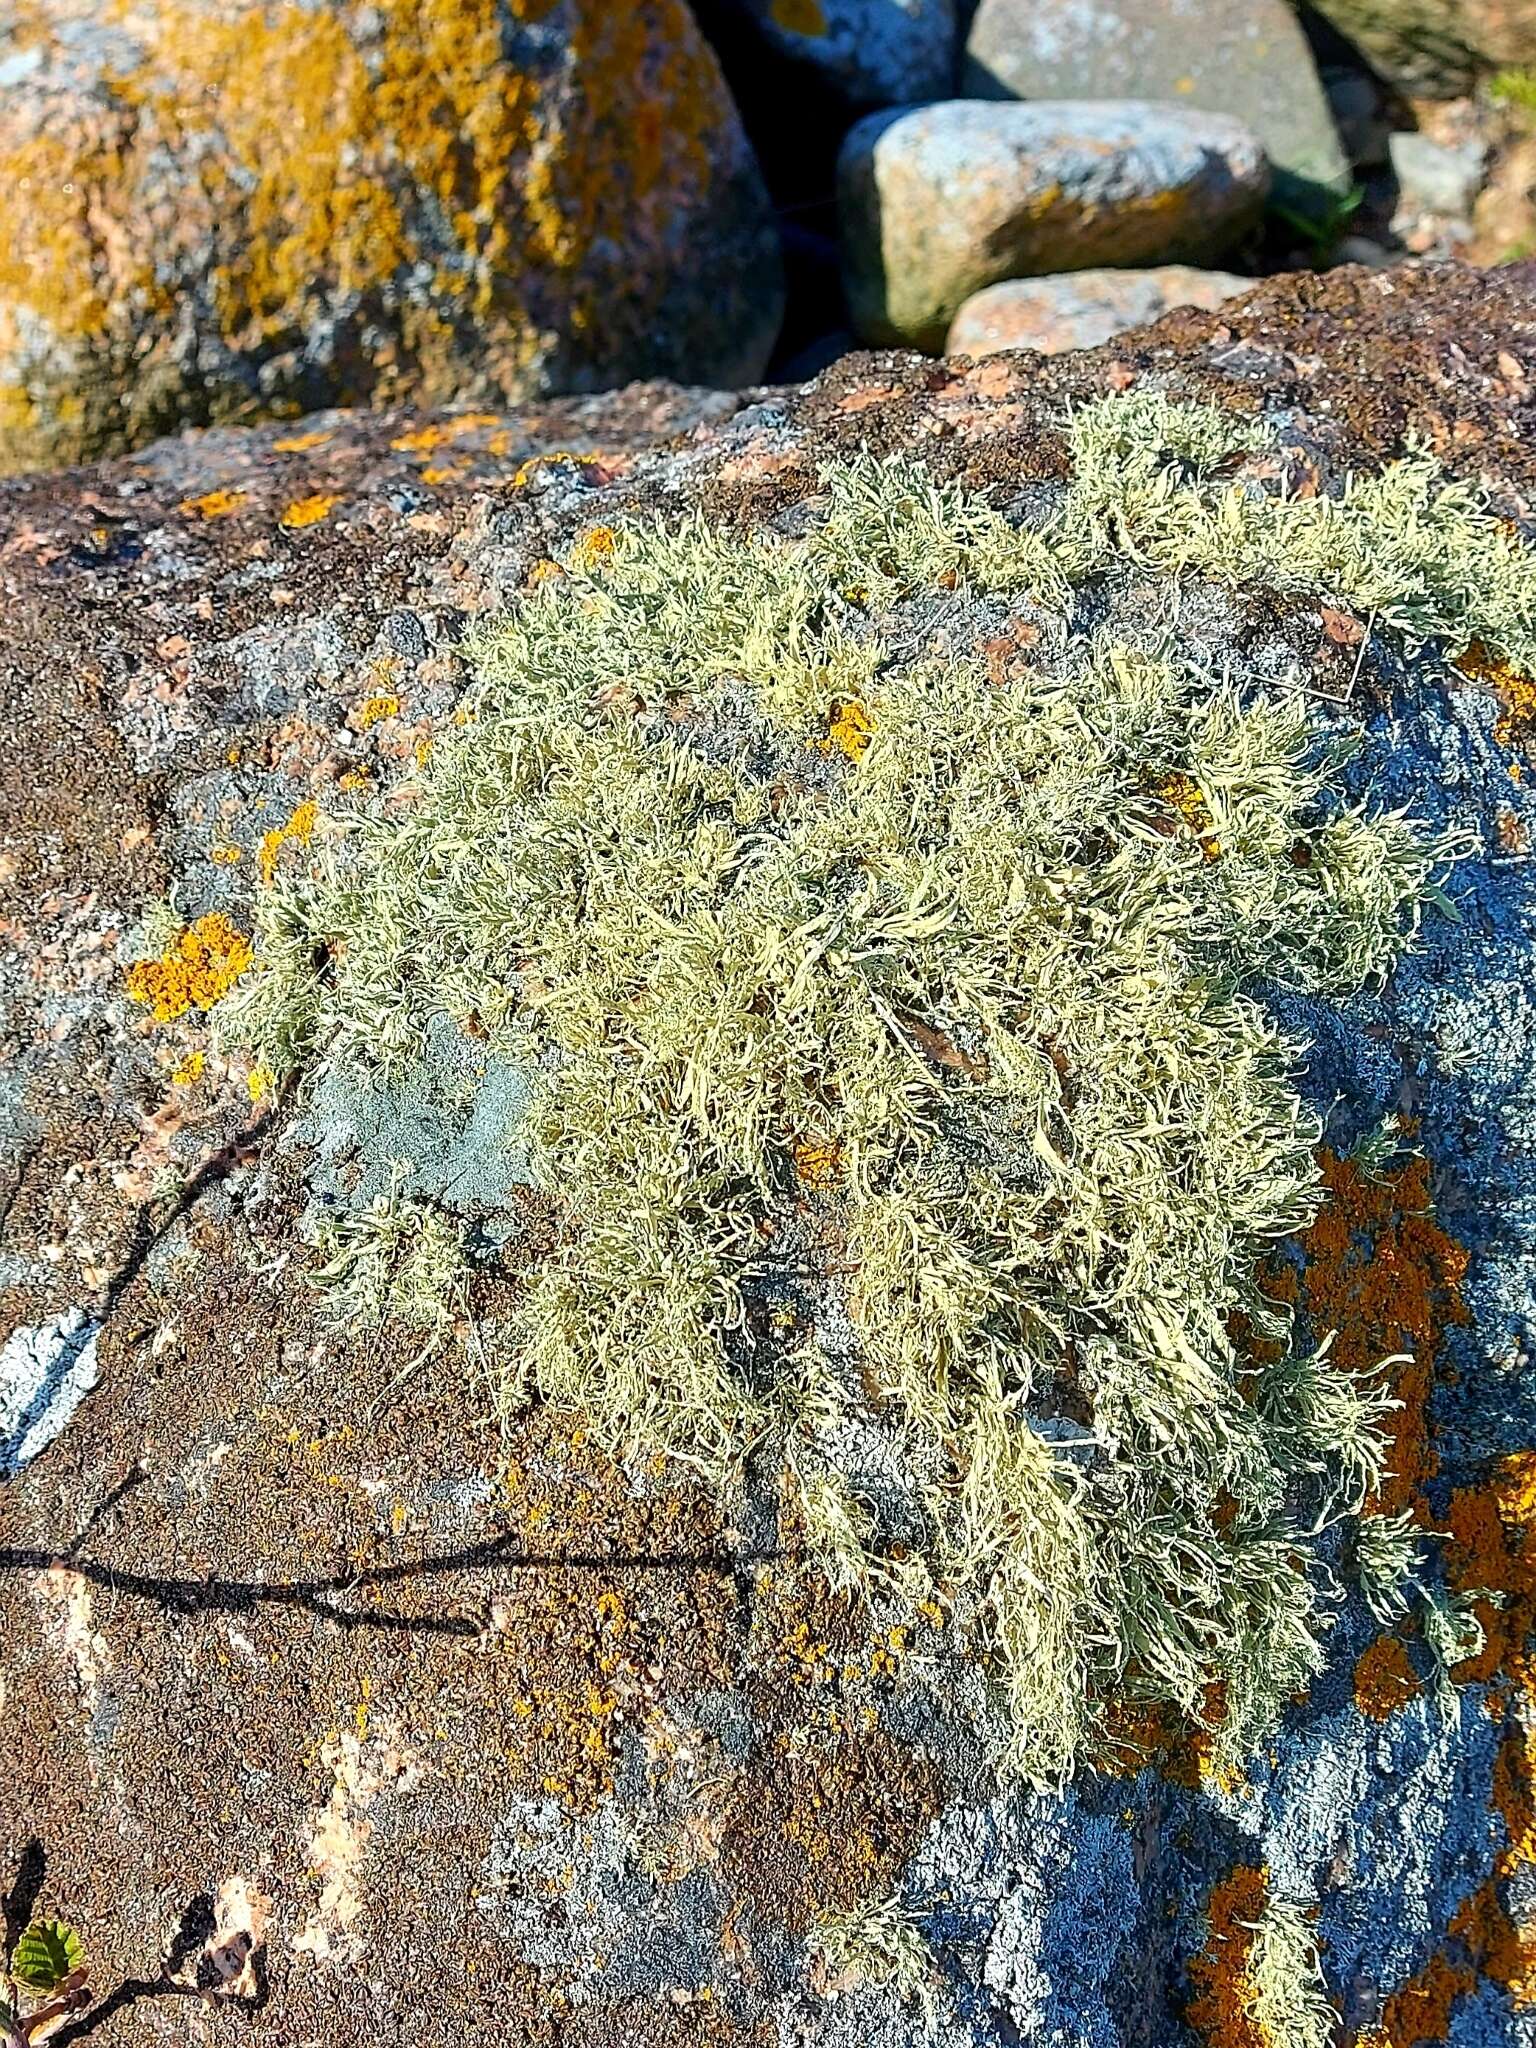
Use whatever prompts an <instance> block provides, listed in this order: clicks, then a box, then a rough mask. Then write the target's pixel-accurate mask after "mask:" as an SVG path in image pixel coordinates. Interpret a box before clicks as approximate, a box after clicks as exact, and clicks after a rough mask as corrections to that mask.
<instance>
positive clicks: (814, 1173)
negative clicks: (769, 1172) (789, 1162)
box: [793, 1139, 842, 1190]
mask: <svg viewBox="0 0 1536 2048" xmlns="http://www.w3.org/2000/svg"><path fill="white" fill-rule="evenodd" d="M793 1151H794V1161H795V1178H796V1179H797V1180H798V1181H799V1182H800V1185H801V1186H802V1187H807V1188H814V1189H817V1190H825V1189H827V1188H834V1187H836V1186H837V1181H838V1174H839V1171H840V1165H841V1160H842V1147H841V1146H839V1145H823V1144H817V1143H815V1142H814V1141H813V1140H811V1139H802V1140H801V1141H800V1142H799V1143H798V1144H797V1145H795V1147H794V1148H793Z"/></svg>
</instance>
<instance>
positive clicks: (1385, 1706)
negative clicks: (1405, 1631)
mask: <svg viewBox="0 0 1536 2048" xmlns="http://www.w3.org/2000/svg"><path fill="white" fill-rule="evenodd" d="M1423 1690H1424V1688H1423V1684H1422V1683H1421V1681H1420V1678H1419V1674H1418V1673H1417V1672H1416V1671H1415V1670H1414V1668H1413V1662H1412V1659H1411V1658H1410V1657H1409V1655H1408V1649H1407V1646H1406V1644H1405V1643H1404V1642H1403V1641H1402V1639H1401V1637H1399V1636H1382V1637H1381V1638H1380V1639H1379V1640H1378V1641H1376V1642H1374V1643H1372V1644H1370V1645H1369V1646H1368V1648H1366V1649H1365V1650H1364V1651H1363V1652H1362V1653H1361V1655H1360V1657H1359V1658H1358V1660H1357V1661H1356V1664H1355V1705H1356V1706H1357V1707H1358V1708H1359V1709H1360V1711H1361V1713H1362V1714H1364V1715H1366V1716H1367V1718H1368V1719H1370V1720H1372V1721H1385V1720H1387V1719H1388V1718H1389V1717H1390V1716H1391V1715H1392V1714H1394V1713H1395V1712H1396V1711H1397V1709H1398V1708H1399V1707H1405V1706H1406V1705H1407V1704H1408V1702H1409V1701H1410V1700H1412V1699H1416V1698H1417V1697H1418V1695H1419V1694H1420V1693H1421V1692H1422V1691H1423Z"/></svg>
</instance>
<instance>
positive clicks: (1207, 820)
mask: <svg viewBox="0 0 1536 2048" xmlns="http://www.w3.org/2000/svg"><path fill="white" fill-rule="evenodd" d="M1152 787H1153V789H1154V791H1155V792H1156V793H1157V795H1158V796H1160V797H1161V798H1162V800H1163V802H1164V803H1165V804H1167V806H1168V808H1169V809H1170V810H1171V811H1172V812H1173V813H1174V814H1175V816H1177V817H1178V819H1179V820H1180V822H1181V823H1182V824H1184V825H1186V826H1187V827H1188V829H1189V830H1190V831H1191V832H1192V833H1193V834H1194V836H1195V838H1196V840H1197V841H1198V842H1199V846H1200V851H1201V852H1202V853H1203V854H1204V855H1205V857H1206V859H1207V860H1220V858H1221V841H1220V840H1219V839H1218V838H1217V836H1216V834H1215V832H1214V831H1213V830H1212V827H1213V826H1214V825H1215V823H1216V820H1215V819H1214V818H1213V817H1212V816H1211V807H1210V805H1209V804H1208V803H1207V802H1206V797H1205V791H1204V790H1203V789H1202V788H1201V787H1200V785H1199V783H1198V782H1197V781H1196V780H1195V778H1194V776H1193V775H1186V774H1185V773H1184V772H1183V770H1182V769H1173V770H1170V772H1169V773H1168V774H1166V775H1159V776H1158V777H1157V778H1156V779H1155V780H1154V782H1153V784H1152Z"/></svg>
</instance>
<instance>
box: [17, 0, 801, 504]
mask: <svg viewBox="0 0 1536 2048" xmlns="http://www.w3.org/2000/svg"><path fill="white" fill-rule="evenodd" d="M0 34H3V41H0V65H3V74H0V75H3V77H4V80H5V85H4V91H3V97H0V468H4V469H17V468H23V467H32V466H39V465H46V464H56V463H61V462H69V461H76V460H79V459H81V458H83V457H86V456H90V455H93V454H99V453H101V452H103V451H106V450H111V449H120V448H123V447H126V446H132V445H134V444H136V443H138V442H141V441H143V440H145V439H146V438H148V437H149V436H151V435H153V434H155V433H161V432H164V431H166V430H167V429H168V428H172V427H175V426H178V425H180V424H183V423H187V422H192V423H198V422H205V421H217V420H233V419H241V418H251V417H257V416H260V415H262V414H268V415H270V414H277V415H278V416H282V415H284V414H289V413H293V412H297V411H302V410H309V409H313V408H314V407H316V406H320V405H327V404H335V403H376V404H390V403H397V402H399V401H400V400H401V399H403V398H405V397H407V396H410V397H414V398H416V399H418V400H421V401H424V402H427V403H442V402H444V401H446V400H449V399H457V400H461V401H464V400H470V401H473V402H475V403H477V404H488V403H505V402H506V401H508V400H509V399H517V398H523V397H528V396H531V395H534V394H536V393H539V392H544V391H571V390H590V389H593V388H595V387H598V386H601V385H608V384H615V383H622V382H624V381H625V380H627V379H630V378H634V377H646V376H652V375H672V376H679V377H683V378H686V379H691V380H693V381H695V382H699V383H718V384H721V385H735V384H739V383H747V382H750V381H751V380H752V378H754V377H755V376H756V375H758V374H759V373H760V371H761V369H762V367H763V364H764V363H765V362H766V360H767V355H768V351H769V349H770V348H771V346H772V343H773V339H774V336H775V333H776V331H777V326H778V320H779V313H780V306H781V293H780V282H779V266H778V256H777V243H776V237H775V232H774V228H773V224H772V221H771V219H770V217H769V212H768V207H767V201H766V196H765V194H764V192H763V189H762V186H761V182H760V180H759V177H758V174H757V170H756V166H755V164H754V163H753V160H752V157H751V152H750V150H749V149H748V147H747V144H746V141H745V138H744V136H743V134H742V131H741V127H740V124H739V122H738V120H737V117H736V113H735V110H734V108H733V106H732V104H731V101H730V98H729V95H728V94H727V92H726V89H725V86H724V84H723V82H722V80H721V77H720V74H719V70H718V68H717V66H716V64H715V61H714V59H713V57H712V56H711V54H710V52H709V51H708V49H707V48H706V47H705V45H704V44H703V42H702V41H701V39H700V37H699V34H698V31H697V29H696V28H695V27H694V24H693V22H692V19H691V17H690V16H689V14H688V11H687V9H686V7H685V6H683V5H682V4H681V0H636V4H635V5H633V6H625V7H617V8H616V7H610V6H607V5H605V4H602V0H452V4H444V5H439V6H433V7H426V8H424V7H420V6H417V5H416V4H415V0H384V4H382V5H363V4H361V0H341V4H337V5H329V4H328V5H325V6H319V7H310V6H302V5H299V4H297V0H238V4H235V5H215V4H211V0H168V4H165V5H160V4H155V5H131V6H126V7H113V8H103V7H101V6H99V5H98V4H96V0H38V4H36V5H30V6H27V7H25V8H22V9H20V10H13V11H12V12H11V14H10V15H9V16H8V18H7V21H6V24H5V27H4V30H3V32H0Z"/></svg>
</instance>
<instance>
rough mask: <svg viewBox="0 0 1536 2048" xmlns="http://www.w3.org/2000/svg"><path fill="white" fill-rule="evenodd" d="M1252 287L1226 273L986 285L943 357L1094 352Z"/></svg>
mask: <svg viewBox="0 0 1536 2048" xmlns="http://www.w3.org/2000/svg"><path fill="white" fill-rule="evenodd" d="M1252 287H1253V279H1252V278H1251V277H1238V276H1236V275H1235V274H1234V273H1233V272H1232V271H1230V270H1191V269H1190V268H1189V267H1188V265H1186V264H1183V263H1168V264H1164V265H1162V267H1161V268H1159V269H1156V270H1077V271H1069V272H1068V273H1067V274H1066V275H1065V276H1064V277H1031V278H1014V279H1010V280H1009V281H1007V282H1006V283H1004V284H991V285H988V286H987V288H986V290H985V291H982V292H977V294H976V296H975V297H974V298H973V299H967V300H966V302H965V304H964V305H963V306H962V307H961V308H960V311H959V312H958V313H957V314H956V315H955V321H954V325H953V326H952V327H951V328H950V330H949V340H948V342H947V343H946V345H945V352H946V353H947V354H949V355H966V356H986V355H992V354H995V353H996V351H997V350H999V349H1005V348H1033V349H1039V350H1040V352H1041V353H1042V354H1043V355H1058V354H1060V352H1061V351H1062V350H1063V349H1073V348H1097V347H1098V346H1099V344H1100V343H1101V342H1105V341H1110V340H1112V339H1113V338H1114V336H1115V335H1117V334H1125V333H1127V332H1128V331H1129V330H1130V329H1131V328H1133V327H1146V326H1150V325H1151V323H1152V322H1153V321H1154V320H1160V319H1161V318H1162V316H1163V315H1164V313H1167V312H1171V311H1172V309H1173V308H1174V307H1175V306H1202V307H1204V308H1205V309H1206V310H1207V311H1208V312H1214V311H1215V309H1216V307H1218V306H1220V305H1223V304H1225V302H1226V301H1227V300H1228V299H1230V298H1234V297H1236V296H1237V294H1238V293H1240V292H1246V291H1250V290H1251V289H1252Z"/></svg>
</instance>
